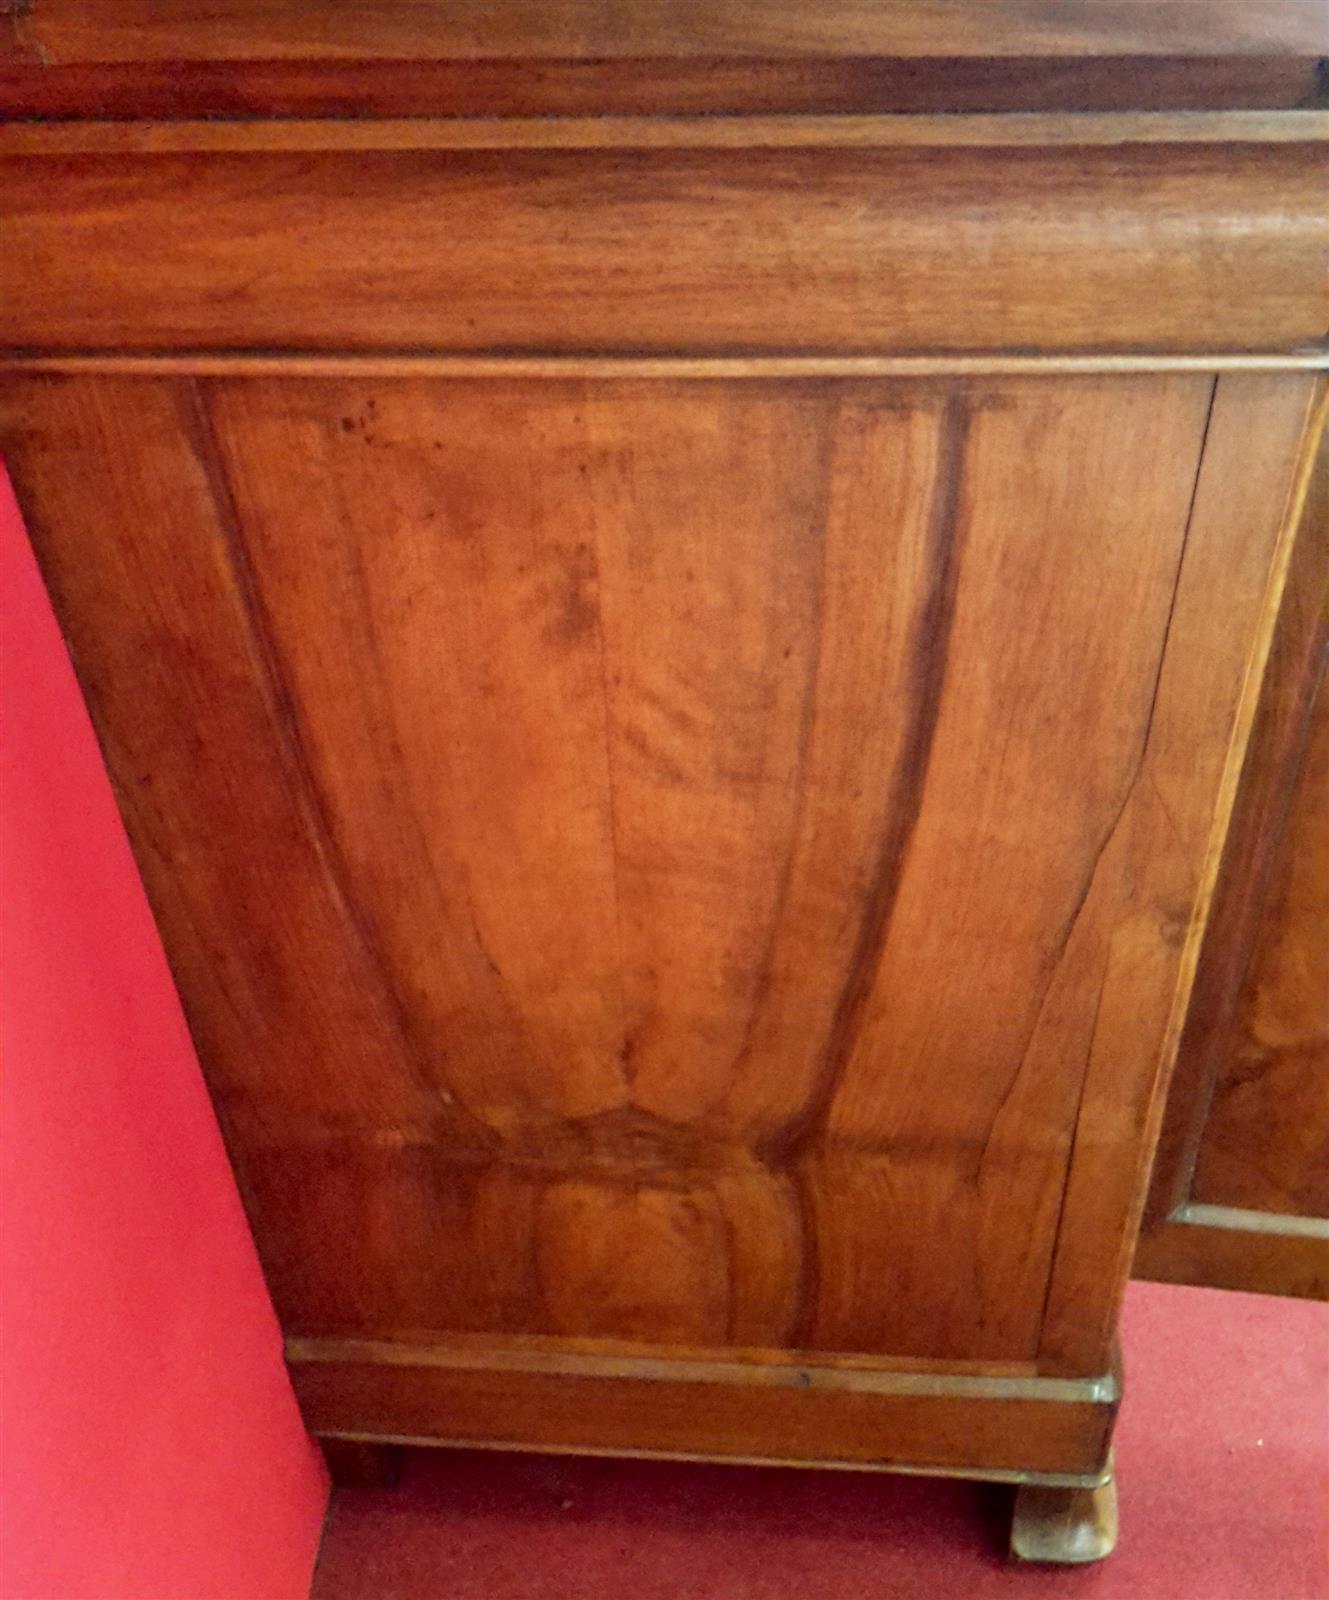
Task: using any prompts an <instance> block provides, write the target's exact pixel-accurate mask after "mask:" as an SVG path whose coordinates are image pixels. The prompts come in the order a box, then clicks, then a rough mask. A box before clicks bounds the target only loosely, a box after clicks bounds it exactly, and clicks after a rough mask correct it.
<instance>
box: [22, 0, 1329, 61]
mask: <svg viewBox="0 0 1329 1600" xmlns="http://www.w3.org/2000/svg"><path fill="white" fill-rule="evenodd" d="M25 9H29V10H30V17H29V26H30V29H31V32H32V34H33V36H34V38H35V39H36V40H37V41H38V42H39V43H40V45H41V47H42V50H43V52H44V54H45V56H46V57H47V58H48V59H49V60H51V61H54V62H69V61H152V60H169V61H178V60H189V59H191V58H194V59H204V60H236V59H239V60H244V59H256V58H257V59H265V58H266V59H274V58H280V59H283V60H288V61H304V60H320V59H327V58H336V57H350V58H351V59H362V58H364V57H367V56H381V57H387V58H399V59H404V60H412V61H413V60H419V59H423V60H431V59H438V58H446V57H450V56H457V57H463V58H471V57H481V58H483V57H494V56H502V57H512V58H516V59H522V58H534V59H540V58H542V57H546V56H553V57H564V58H567V57H611V58H618V57H639V56H653V55H654V56H684V57H686V56H690V55H715V54H726V53H734V54H739V55H768V56H776V57H780V56H789V55H793V56H797V55H800V54H814V55H817V54H821V55H842V56H844V55H855V54H869V55H896V56H935V55H941V56H948V55H952V56H979V57H994V56H995V57H1003V56H1020V55H1029V54H1032V55H1052V56H1075V55H1077V54H1091V55H1099V54H1104V53H1110V52H1113V51H1116V52H1119V53H1122V54H1139V55H1152V54H1162V55H1166V54H1178V55H1186V56H1201V57H1203V56H1208V55H1216V54H1224V53H1235V52H1247V51H1249V52H1251V53H1253V54H1266V55H1277V54H1285V53H1300V54H1303V55H1310V56H1313V55H1317V54H1320V53H1321V52H1322V51H1323V49H1324V16H1323V13H1322V11H1321V9H1320V7H1319V6H1317V5H1316V4H1314V3H1313V0H1258V3H1255V0H1206V4H1204V5H1203V6H1195V5H1171V6H1159V5H1156V4H1151V3H1149V0H1078V3H1077V4H1076V5H1075V6H1073V7H1068V6H1066V5H1062V4H1058V3H1057V0H998V3H997V4H995V5H989V6H985V7H983V8H981V9H980V8H978V7H976V6H974V4H973V3H972V0H911V3H910V4H909V5H890V6H883V5H880V4H876V3H873V0H833V3H829V4H826V5H824V6H819V7H816V8H813V9H809V8H808V7H806V6H803V5H800V4H798V3H797V0H730V3H728V4H725V5H714V4H711V3H709V0H674V3H672V4H668V5H664V4H660V3H658V0H657V3H654V4H649V5H643V4H640V3H637V4H631V3H628V0H554V3H551V0H507V3H506V4H504V5H503V6H502V7H501V8H495V7H494V6H493V5H492V4H489V3H487V0H451V3H449V4H448V5H446V6H444V5H420V4H418V3H411V0H370V3H365V4H360V5H357V6H355V7H354V8H347V7H345V6H340V5H325V6H321V7H315V8H311V7H309V6H308V5H306V4H303V3H302V0H265V3H264V4H263V5H261V6H259V5H256V4H255V0H207V3H201V0H171V3H169V4H162V3H160V0H34V3H33V5H32V6H31V7H30V8H25Z"/></svg>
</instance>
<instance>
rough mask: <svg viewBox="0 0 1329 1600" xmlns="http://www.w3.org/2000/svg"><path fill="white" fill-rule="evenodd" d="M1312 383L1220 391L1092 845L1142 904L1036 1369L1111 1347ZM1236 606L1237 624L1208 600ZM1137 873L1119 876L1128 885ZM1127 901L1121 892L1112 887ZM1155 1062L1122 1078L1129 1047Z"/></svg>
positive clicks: (1090, 1068)
mask: <svg viewBox="0 0 1329 1600" xmlns="http://www.w3.org/2000/svg"><path fill="white" fill-rule="evenodd" d="M1318 397H1319V389H1318V386H1317V384H1316V383H1315V382H1313V381H1309V380H1297V379H1286V380H1284V379H1280V378H1278V377H1275V376H1265V377H1258V376H1255V375H1246V374H1230V375H1227V376H1224V377H1222V378H1220V379H1219V380H1218V383H1217V385H1216V387H1215V391H1214V402H1213V407H1212V411H1211V414H1210V418H1209V423H1208V427H1207V430H1206V435H1205V450H1204V457H1203V461H1202V464H1201V468H1200V473H1199V478H1198V481H1197V482H1196V485H1195V496H1194V502H1193V505H1192V509H1191V515H1190V518H1189V532H1188V536H1187V541H1186V550H1185V558H1184V560H1183V562H1182V566H1181V572H1180V577H1179V581H1178V585H1177V589H1176V594H1175V599H1174V603H1173V606H1172V610H1171V613H1170V616H1169V621H1168V630H1167V637H1168V646H1167V651H1166V653H1165V656H1164V659H1163V664H1162V669H1161V672H1160V676H1159V679H1158V694H1157V698H1156V700H1155V702H1154V709H1153V712H1152V713H1151V716H1150V719H1149V726H1148V735H1147V738H1146V740H1145V741H1144V743H1143V745H1142V748H1141V756H1140V763H1139V766H1138V768H1137V770H1136V773H1135V775H1134V776H1135V781H1134V783H1133V787H1132V792H1131V794H1130V795H1129V796H1128V797H1127V800H1126V802H1125V803H1124V805H1123V810H1122V814H1121V818H1120V824H1121V825H1120V828H1119V831H1118V833H1117V834H1116V837H1115V838H1114V840H1113V841H1110V843H1109V846H1108V848H1106V849H1105V850H1104V854H1103V858H1102V861H1101V862H1100V867H1101V868H1102V870H1103V874H1104V881H1105V882H1108V881H1111V875H1112V874H1113V873H1114V872H1115V871H1116V870H1117V862H1118V860H1119V859H1120V858H1119V857H1118V854H1117V852H1118V850H1120V849H1121V848H1124V847H1127V846H1126V841H1128V840H1129V841H1130V845H1129V848H1133V849H1136V850H1139V851H1141V852H1142V853H1143V857H1144V859H1147V860H1148V861H1149V862H1150V864H1151V866H1150V878H1151V892H1152V893H1153V894H1155V895H1157V896H1159V898H1158V899H1157V900H1155V901H1154V904H1153V906H1152V907H1151V908H1150V909H1147V910H1146V909H1144V908H1140V909H1139V911H1138V913H1136V914H1131V913H1128V914H1126V915H1125V916H1123V918H1122V920H1121V921H1120V922H1119V923H1118V925H1117V928H1116V930H1115V931H1114V937H1113V940H1112V942H1111V946H1110V948H1109V951H1108V953H1107V965H1106V968H1105V975H1104V980H1103V983H1102V987H1101V989H1100V991H1099V996H1098V1000H1097V1002H1096V1015H1095V1022H1094V1028H1093V1034H1092V1041H1091V1048H1090V1050H1089V1052H1088V1056H1087V1061H1086V1068H1085V1075H1084V1079H1083V1090H1082V1095H1081V1101H1080V1106H1079V1110H1078V1115H1077V1119H1076V1135H1075V1152H1074V1158H1073V1160H1072V1162H1071V1166H1070V1171H1069V1175H1068V1181H1067V1186H1066V1192H1065V1198H1064V1202H1063V1206H1062V1214H1061V1219H1060V1228H1059V1233H1058V1247H1057V1259H1056V1262H1055V1264H1054V1268H1053V1273H1052V1280H1051V1284H1050V1287H1049V1293H1048V1300H1047V1305H1046V1309H1045V1314H1044V1324H1043V1336H1042V1345H1041V1348H1040V1361H1041V1362H1042V1363H1043V1364H1044V1366H1045V1367H1046V1369H1047V1370H1052V1371H1068V1372H1075V1371H1081V1370H1083V1366H1082V1363H1084V1362H1086V1361H1092V1360H1093V1358H1094V1357H1096V1356H1099V1355H1101V1352H1103V1351H1104V1350H1105V1349H1107V1348H1108V1347H1109V1345H1110V1341H1111V1338H1112V1330H1113V1328H1114V1326H1115V1321H1116V1310H1117V1305H1118V1304H1119V1298H1120V1293H1121V1290H1122V1289H1123V1288H1124V1284H1125V1278H1126V1275H1127V1272H1128V1270H1129V1266H1130V1261H1131V1256H1132V1253H1133V1250H1134V1241H1135V1237H1136V1232H1137V1230H1138V1222H1139V1217H1140V1215H1141V1213H1142V1210H1143V1206H1144V1201H1145V1194H1146V1189H1147V1184H1148V1175H1149V1165H1150V1159H1151V1156H1152V1154H1153V1149H1154V1145H1155V1142H1156V1140H1157V1137H1158V1129H1159V1124H1160V1121H1161V1116H1162V1109H1163V1099H1162V1094H1163V1090H1164V1089H1165V1087H1166V1085H1167V1082H1168V1078H1169V1074H1170V1072H1171V1068H1172V1064H1173V1060H1174V1058H1175V1054H1176V1049H1177V1042H1178V1039H1179V1036H1180V1033H1181V1029H1182V1026H1183V1023H1184V1021H1185V1017H1186V1012H1187V1009H1188V1007H1189V1004H1190V998H1191V983H1192V979H1193V975H1194V972H1195V965H1196V960H1197V958H1198V954H1199V945H1200V941H1201V938H1202V936H1203V932H1204V927H1205V921H1206V916H1207V911H1208V907H1209V903H1210V900H1211V897H1212V893H1213V888H1214V884H1215V881H1216V878H1217V875H1218V869H1219V862H1220V856H1221V851H1222V846H1223V841H1224V838H1225V836H1226V831H1227V825H1228V820H1229V817H1230V814H1231V809H1232V804H1233V799H1234V796H1235V793H1236V789H1237V784H1238V781H1239V778H1240V773H1241V766H1242V763H1243V761H1244V758H1245V751H1246V746H1247V740H1248V737H1249V732H1250V728H1251V724H1252V722H1253V720H1254V715H1255V708H1256V702H1257V700H1258V695H1259V688H1260V684H1261V681H1262V677H1263V673H1264V668H1265V662H1266V660H1267V656H1268V653H1269V650H1270V647H1271V642H1272V638H1273V634H1274V631H1275V624H1276V621H1277V615H1278V608H1279V604H1280V601H1281V596H1282V591H1283V584H1284V579H1285V577H1286V573H1287V568H1288V563H1289V559H1290V555H1291V551H1292V548H1293V544H1294V535H1295V531H1296V518H1297V514H1298V509H1299V507H1298V505H1297V497H1298V496H1299V494H1300V493H1301V491H1302V489H1303V488H1304V484H1305V481H1306V469H1307V468H1308V466H1309V456H1310V454H1311V452H1312V451H1313V449H1314V447H1315V444H1316V438H1315V426H1316V418H1317V414H1318V413H1317V405H1318ZM1218 593H1222V594H1224V595H1226V596H1227V597H1228V598H1229V602H1230V603H1232V604H1234V605H1239V606H1240V607H1241V614H1242V617H1243V622H1242V624H1241V625H1240V626H1239V627H1234V626H1233V624H1232V621H1231V619H1230V618H1225V617H1223V616H1221V615H1219V614H1218V613H1217V612H1216V611H1215V610H1214V608H1213V605H1212V603H1211V601H1210V599H1208V598H1206V597H1207V596H1210V595H1213V594H1218ZM1134 877H1135V874H1134V870H1133V869H1131V868H1127V881H1128V883H1129V882H1130V881H1131V880H1133V879H1134ZM1126 893H1127V896H1128V903H1129V898H1130V893H1131V891H1130V889H1129V888H1127V890H1126ZM1146 1034H1147V1035H1149V1036H1151V1037H1152V1038H1153V1039H1154V1040H1155V1041H1156V1043H1155V1045H1154V1046H1153V1050H1154V1055H1153V1061H1152V1065H1151V1066H1150V1067H1149V1068H1148V1069H1147V1070H1144V1071H1142V1072H1140V1073H1139V1075H1138V1076H1132V1077H1131V1078H1130V1079H1129V1080H1128V1079H1127V1078H1126V1075H1125V1074H1123V1072H1122V1067H1121V1062H1122V1056H1123V1053H1125V1054H1127V1055H1133V1054H1134V1052H1135V1051H1136V1050H1137V1049H1138V1048H1139V1044H1140V1040H1141V1038H1142V1036H1143V1035H1146Z"/></svg>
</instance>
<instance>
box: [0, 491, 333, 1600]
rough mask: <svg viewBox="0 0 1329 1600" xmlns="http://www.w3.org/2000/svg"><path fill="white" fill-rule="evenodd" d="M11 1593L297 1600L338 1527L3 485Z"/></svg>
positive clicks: (5, 1252)
mask: <svg viewBox="0 0 1329 1600" xmlns="http://www.w3.org/2000/svg"><path fill="white" fill-rule="evenodd" d="M0 940H2V943H0V1051H2V1055H0V1158H2V1162H0V1296H2V1299H0V1363H2V1372H3V1376H2V1378H0V1429H2V1430H3V1431H2V1433H0V1515H2V1516H3V1531H2V1533H0V1594H2V1595H3V1597H4V1600H295V1597H297V1596H303V1595H305V1594H307V1592H308V1587H309V1581H310V1576H311V1572H312V1568H313V1562H314V1557H315V1553H316V1550H317V1545H318V1538H319V1532H320V1527H321V1524H322V1519H323V1513H324V1509H325V1506H326V1502H327V1480H326V1476H325V1473H324V1470H323V1465H322V1461H321V1458H320V1457H319V1455H318V1452H317V1450H316V1449H315V1447H314V1446H313V1444H312V1443H311V1441H310V1440H309V1438H308V1436H307V1435H306V1434H305V1432H304V1429H303V1427H302V1426H301V1424H300V1419H299V1415H298V1413H297V1411H296V1408H295V1403H294V1401H293V1399H292V1396H291V1392H290V1388H289V1386H288V1384H287V1380H286V1375H285V1371H284V1369H283V1366H282V1362H281V1340H280V1335H279V1332H278V1328H277V1324H276V1319H275V1317H274V1316H273V1312H272V1307H271V1305H270V1303H269V1301H268V1298H267V1294H266V1291H265V1289H264V1285H263V1280H262V1277H261V1275H260V1273H259V1268H258V1263H257V1260H256V1257H255V1255H254V1249H253V1244H252V1242H251V1240H250V1237H249V1233H248V1230H247V1228H246V1225H245V1219H244V1215H243V1213H242V1211H241V1208H240V1203H239V1199H238V1196H237V1194H236V1190H235V1185H234V1182H233V1180H232V1177H231V1172H230V1169H229V1167H228V1166H227V1163H226V1157H225V1154H224V1151H223V1148H222V1145H221V1141H220V1138H219V1136H218V1132H217V1127H216V1123H215V1121H214V1119H213V1115H212V1110H211V1107H210V1105H209V1103H208V1099H207V1095H206V1093H205V1091H204V1087H203V1082H202V1079H201V1077H200V1075H199V1070H198V1064H197V1061H196V1060H195V1057H194V1052H193V1048H192V1045H191V1043H190V1039H189V1035H188V1033H187V1032H186V1029H185V1025H184V1020H183V1018H182V1016H181V1013H180V1007H179V1003H178V1001H177V999H176V994H175V989H174V987H173V985H172V982H171V978H170V974H169V972H168V969H167V966H166V963H165V959H164V957H163V955H162V951H161V946H160V944H159V942H158V939H157V935H156V930H155V928H154V926H153V923H152V919H151V916H150V914H149V912H148V907H147V904H146V901H145V899H144V896H143V891H142V888H141V886H140V883H139V879H138V875H137V872H136V870H135V867H134V863H133V859H132V857H131V855H130V852H129V847H128V844H127V842H126V839H125V835H124V831H123V829H122V827H121V824H120V820H119V816H118V814H117V812H116V809H115V805H114V802H113V800H112V797H111V792H110V787H109V784H108V782H107V779H106V775H105V772H104V769H103V767H102V763H101V759H100V754H99V752H98V749H97V745H96V741H95V739H94V736H93V732H92V728H91V725H90V723H89V721H88V718H87V714H86V711H85V709H84V706H83V703H82V700H81V698H80V696H79V692H78V688H77V686H76V684H75V681H74V677H73V673H72V671H71V668H70V665H69V661H68V657H67V656H66V654H65V650H64V646H63V644H62V642H61V639H60V635H59V632H58V630H57V627H56V624H55V619H54V617H53V615H52V614H51V610H50V607H49V604H48V602H47V599H46V595H45V592H44V590H43V588H42V584H41V580H40V578H39V576H38V573H37V569H36V566H35V563H34V562H33V559H32V554H31V551H30V549H29V547H28V544H27V541H26V539H25V537H24V535H23V531H22V528H21V527H20V524H19V520H18V513H17V509H16V507H15V505H14V502H13V498H12V495H11V494H10V492H9V488H8V484H7V483H6V482H5V481H4V478H3V472H2V470H0Z"/></svg>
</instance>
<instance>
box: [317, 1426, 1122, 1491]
mask: <svg viewBox="0 0 1329 1600" xmlns="http://www.w3.org/2000/svg"><path fill="white" fill-rule="evenodd" d="M317 1437H318V1438H320V1439H345V1440H348V1441H350V1442H352V1443H355V1444H386V1445H394V1444H397V1445H407V1446H410V1447H411V1448H414V1449H421V1448H424V1449H444V1450H447V1449H452V1450H502V1451H515V1452H516V1453H517V1454H519V1455H528V1456H529V1455H534V1456H566V1455H568V1454H569V1451H568V1450H567V1449H566V1448H564V1447H563V1446H562V1445H556V1444H508V1443H506V1442H504V1443H498V1444H494V1443H491V1442H490V1441H488V1440H485V1439H443V1438H439V1437H437V1436H436V1435H434V1434H424V1435H421V1434H413V1433H388V1434H385V1433H355V1432H349V1431H347V1430H345V1429H335V1428H321V1429H319V1430H318V1433H317ZM575 1454H577V1455H579V1456H595V1457H597V1458H599V1459H602V1460H603V1459H608V1460H611V1461H688V1462H695V1463H698V1464H700V1465H703V1466H726V1467H794V1468H796V1469H798V1470H800V1471H802V1470H806V1469H807V1468H809V1467H812V1468H815V1469H816V1470H817V1471H818V1472H889V1473H892V1474H894V1475H897V1476H899V1477H904V1478H964V1479H970V1480H972V1479H977V1480H979V1481H980V1482H983V1483H1041V1484H1046V1485H1047V1486H1048V1487H1049V1488H1053V1489H1097V1488H1098V1487H1100V1485H1102V1484H1105V1483H1109V1482H1110V1481H1111V1479H1112V1467H1111V1464H1110V1463H1109V1465H1108V1466H1106V1467H1104V1468H1103V1469H1102V1470H1101V1471H1099V1472H1022V1471H1021V1470H1020V1469H1019V1468H1018V1467H985V1468H981V1469H970V1468H967V1467H947V1466H920V1465H915V1464H913V1463H911V1462H907V1461H892V1462H891V1463H890V1464H889V1465H886V1464H883V1463H882V1462H879V1461H836V1460H824V1459H820V1458H819V1459H817V1460H815V1461H809V1460H808V1459H807V1458H806V1457H802V1456H742V1455H701V1454H698V1453H697V1452H696V1451H693V1450H632V1449H628V1448H626V1447H625V1448H623V1449H617V1448H616V1449H603V1448H601V1447H599V1446H590V1445H580V1446H578V1448H577V1450H576V1451H575Z"/></svg>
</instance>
